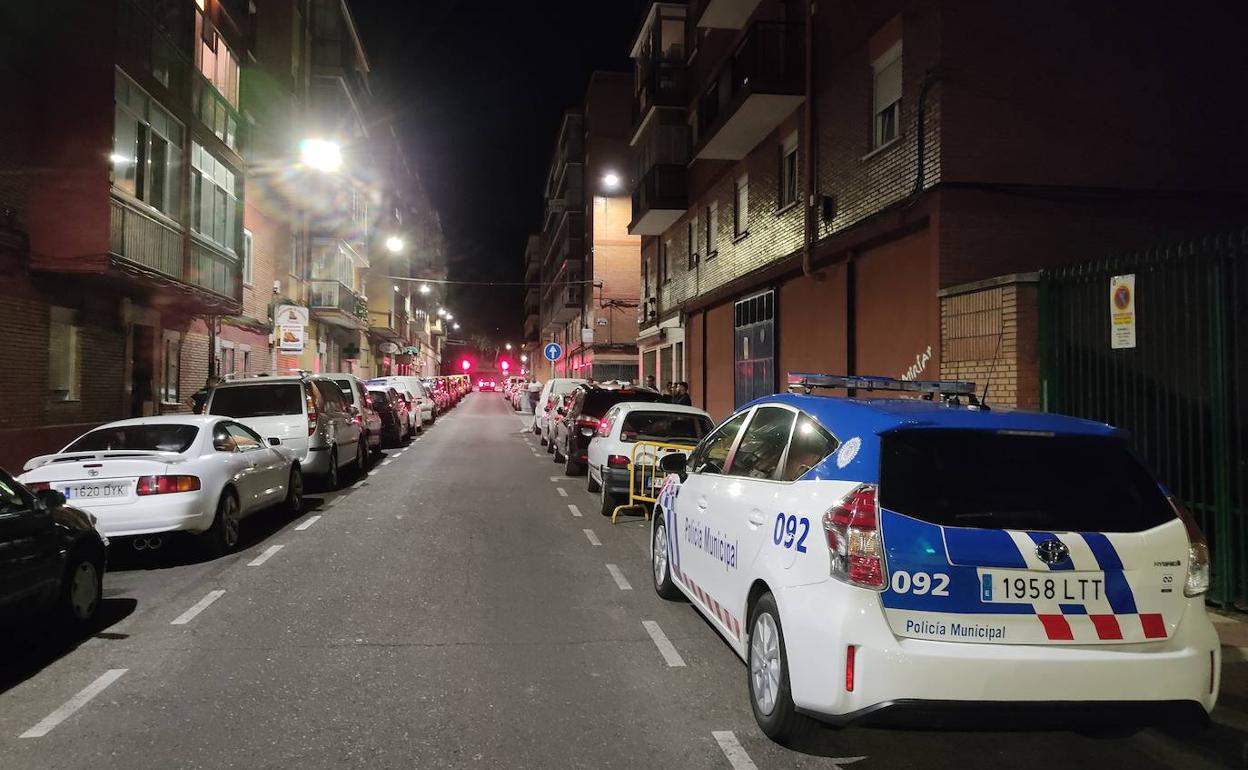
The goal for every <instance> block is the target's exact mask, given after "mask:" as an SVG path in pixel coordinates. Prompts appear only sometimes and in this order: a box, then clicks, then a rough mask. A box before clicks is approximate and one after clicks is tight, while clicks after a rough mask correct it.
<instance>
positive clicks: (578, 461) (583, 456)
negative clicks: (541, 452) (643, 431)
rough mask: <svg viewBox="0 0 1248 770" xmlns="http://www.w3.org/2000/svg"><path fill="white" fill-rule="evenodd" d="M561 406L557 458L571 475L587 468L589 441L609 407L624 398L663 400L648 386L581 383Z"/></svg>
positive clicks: (555, 433)
mask: <svg viewBox="0 0 1248 770" xmlns="http://www.w3.org/2000/svg"><path fill="white" fill-rule="evenodd" d="M568 396H569V398H568V399H567V400H565V401H564V406H561V407H559V409H558V410H557V414H558V417H559V419H558V420H557V421H556V422H555V430H554V437H555V440H554V442H553V443H554V455H555V462H557V463H563V464H564V471H565V472H566V473H567V474H568V475H569V476H574V475H578V474H581V473H584V472H585V463H586V461H587V459H588V456H589V442H590V441H591V440H593V438H594V436H595V435H597V433H598V421H599V420H601V419H602V416H603V415H604V414H606V413H607V410H608V409H610V408H611V407H613V406H615V405H616V404H620V403H623V402H625V401H640V402H649V403H654V402H656V401H661V400H662V396H660V395H659V393H658V391H654V390H650V389H649V388H600V387H598V386H596V385H578V386H577V388H576V389H575V390H573V391H572V392H571V393H569V394H568Z"/></svg>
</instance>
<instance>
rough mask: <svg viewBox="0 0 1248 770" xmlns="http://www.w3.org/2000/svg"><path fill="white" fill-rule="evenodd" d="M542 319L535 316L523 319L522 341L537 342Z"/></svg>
mask: <svg viewBox="0 0 1248 770" xmlns="http://www.w3.org/2000/svg"><path fill="white" fill-rule="evenodd" d="M541 326H542V319H541V318H540V317H539V316H537V315H530V316H529V317H527V318H525V319H524V339H525V341H526V342H532V341H535V340H537V338H538V332H539V331H540V330H541Z"/></svg>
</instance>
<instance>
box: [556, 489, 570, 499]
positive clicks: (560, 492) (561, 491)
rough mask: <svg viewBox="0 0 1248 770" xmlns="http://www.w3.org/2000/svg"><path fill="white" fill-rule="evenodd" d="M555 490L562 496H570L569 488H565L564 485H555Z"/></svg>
mask: <svg viewBox="0 0 1248 770" xmlns="http://www.w3.org/2000/svg"><path fill="white" fill-rule="evenodd" d="M555 491H556V492H558V493H559V496H560V497H567V496H568V490H566V489H564V488H563V487H555Z"/></svg>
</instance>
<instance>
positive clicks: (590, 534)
mask: <svg viewBox="0 0 1248 770" xmlns="http://www.w3.org/2000/svg"><path fill="white" fill-rule="evenodd" d="M581 531H582V532H584V533H585V539H586V540H588V541H589V544H590V545H602V541H601V540H599V539H598V536H597V535H595V534H594V531H593V530H592V529H582V530H581Z"/></svg>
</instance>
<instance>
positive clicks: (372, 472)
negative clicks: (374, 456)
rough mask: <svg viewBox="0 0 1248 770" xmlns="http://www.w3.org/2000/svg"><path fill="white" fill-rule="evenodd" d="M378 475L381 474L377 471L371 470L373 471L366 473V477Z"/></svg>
mask: <svg viewBox="0 0 1248 770" xmlns="http://www.w3.org/2000/svg"><path fill="white" fill-rule="evenodd" d="M378 473H381V471H379V470H373V471H369V472H368V475H369V476H376V475H377V474H378Z"/></svg>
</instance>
